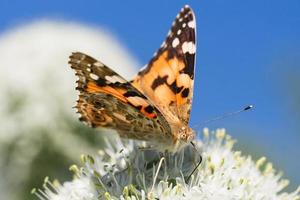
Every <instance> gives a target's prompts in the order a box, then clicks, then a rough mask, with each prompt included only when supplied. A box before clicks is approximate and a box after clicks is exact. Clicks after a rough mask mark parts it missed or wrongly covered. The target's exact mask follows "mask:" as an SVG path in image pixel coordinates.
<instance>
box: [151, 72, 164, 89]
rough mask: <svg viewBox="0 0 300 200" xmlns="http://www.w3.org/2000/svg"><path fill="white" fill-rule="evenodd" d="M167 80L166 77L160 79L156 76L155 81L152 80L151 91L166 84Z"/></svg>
mask: <svg viewBox="0 0 300 200" xmlns="http://www.w3.org/2000/svg"><path fill="white" fill-rule="evenodd" d="M167 78H168V75H166V76H164V77H160V76H158V77H157V78H156V79H154V81H153V83H152V85H151V88H152V89H153V90H155V89H156V88H157V87H158V86H160V85H162V84H164V83H166V82H167Z"/></svg>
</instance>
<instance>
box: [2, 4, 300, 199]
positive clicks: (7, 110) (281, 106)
mask: <svg viewBox="0 0 300 200" xmlns="http://www.w3.org/2000/svg"><path fill="white" fill-rule="evenodd" d="M184 4H190V6H191V7H192V8H193V10H194V11H195V14H196V18H197V34H198V44H199V45H198V50H197V66H196V79H195V98H194V103H193V109H192V117H191V125H192V126H194V125H197V124H199V122H201V121H205V120H206V119H209V118H211V117H214V116H216V115H219V114H222V113H224V112H228V111H232V110H236V109H239V108H240V107H241V106H244V105H246V104H249V103H251V104H254V105H255V106H256V109H255V110H253V111H252V112H249V113H245V114H242V115H240V116H239V117H235V118H234V119H232V118H231V119H225V120H222V121H219V122H217V123H212V124H207V125H206V126H208V127H209V128H211V129H215V128H218V127H225V128H226V129H227V130H228V131H229V132H230V133H231V134H232V136H233V137H234V138H237V139H238V141H239V143H238V144H237V149H241V150H243V152H244V153H246V154H250V155H253V157H254V158H256V159H258V158H259V157H261V156H266V157H268V159H269V160H270V161H271V162H272V163H274V166H275V167H276V168H277V169H280V170H283V171H284V174H283V177H284V178H288V179H289V180H291V184H290V186H289V188H288V190H290V191H293V190H295V188H296V187H297V186H298V185H299V183H300V173H299V168H300V162H299V161H298V159H297V158H298V157H300V136H299V132H300V127H299V124H300V123H299V122H300V121H299V120H300V117H299V113H300V111H299V109H300V107H299V96H300V94H299V91H300V90H299V84H300V83H299V76H300V72H299V63H300V60H299V58H300V38H299V35H300V26H299V19H300V12H299V9H300V2H299V1H298V0H290V1H285V2H283V1H279V0H267V1H263V2H262V1H259V0H253V1H248V2H245V1H229V2H228V1H190V0H186V1H176V2H174V1H149V2H140V1H130V2H126V3H124V2H123V1H118V0H113V1H96V0H91V1H89V2H88V3H87V2H84V1H80V2H79V1H68V0H67V1H64V2H61V1H58V0H52V1H47V2H45V1H43V2H42V1H36V0H28V1H19V2H14V3H12V2H11V1H7V0H3V1H1V2H0V8H1V12H0V91H1V93H0V103H1V106H0V120H1V122H0V123H1V126H0V176H1V179H0V199H12V200H14V199H32V198H34V197H33V196H31V195H30V194H29V193H30V190H31V188H33V187H37V186H40V185H41V182H42V180H43V178H44V176H45V175H48V176H49V177H51V178H54V177H57V178H59V180H60V181H62V182H63V181H65V180H70V178H71V177H70V176H71V175H70V173H69V172H68V170H67V169H68V166H69V165H71V164H73V163H78V155H80V154H81V153H90V152H95V151H97V150H98V149H99V148H101V147H102V146H103V139H102V135H101V134H99V133H97V134H94V133H96V132H99V131H95V130H92V129H89V128H87V127H85V126H84V125H82V124H81V123H79V122H78V120H77V116H76V115H75V111H74V109H72V108H71V107H72V106H73V105H74V104H75V100H76V98H77V97H76V91H75V88H74V87H75V83H74V82H75V76H74V73H73V71H72V70H70V69H69V67H68V65H67V61H68V56H69V55H70V53H71V52H73V51H82V52H85V53H88V54H90V55H92V56H94V57H96V58H98V59H100V60H101V61H103V62H104V63H106V64H108V65H109V66H111V67H112V68H114V69H115V70H116V71H118V72H119V73H120V74H122V75H123V76H125V77H131V76H132V75H133V74H134V73H135V72H136V70H137V68H138V67H139V66H141V65H142V64H145V63H146V62H148V60H149V58H150V57H151V55H152V54H153V52H154V51H155V50H156V49H157V48H158V46H159V45H160V44H161V42H162V40H163V39H164V37H165V35H166V33H167V31H168V29H169V27H170V25H171V22H172V20H173V19H174V17H175V16H176V14H177V12H178V11H179V10H180V8H181V7H182V6H183V5H184ZM116 38H117V39H116ZM120 41H122V45H121V44H120ZM124 46H126V48H125V47H124ZM131 53H132V54H134V55H135V57H136V59H137V60H135V59H133V58H132V56H131ZM139 63H141V65H140V64H139Z"/></svg>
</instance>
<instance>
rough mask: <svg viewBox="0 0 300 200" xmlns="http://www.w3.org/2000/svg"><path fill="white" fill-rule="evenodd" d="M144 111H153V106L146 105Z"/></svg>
mask: <svg viewBox="0 0 300 200" xmlns="http://www.w3.org/2000/svg"><path fill="white" fill-rule="evenodd" d="M145 111H146V112H147V113H150V114H151V113H153V111H154V108H153V107H152V106H150V105H149V106H147V107H146V108H145Z"/></svg>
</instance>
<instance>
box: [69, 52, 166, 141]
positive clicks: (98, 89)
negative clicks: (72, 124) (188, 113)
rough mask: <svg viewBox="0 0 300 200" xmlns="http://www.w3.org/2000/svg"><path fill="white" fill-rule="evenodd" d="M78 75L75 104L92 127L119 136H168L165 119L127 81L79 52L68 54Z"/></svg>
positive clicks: (164, 138) (151, 138) (138, 137)
mask: <svg viewBox="0 0 300 200" xmlns="http://www.w3.org/2000/svg"><path fill="white" fill-rule="evenodd" d="M69 63H70V64H71V68H73V69H74V70H75V71H76V75H77V76H78V77H79V80H78V81H77V88H76V89H77V90H79V92H80V95H79V99H78V101H77V105H76V108H77V110H78V112H79V113H80V115H81V118H80V119H81V120H82V121H85V122H87V123H88V124H89V125H91V126H92V127H107V128H113V129H115V130H117V131H118V132H119V133H120V135H121V136H123V137H126V138H132V139H140V140H147V141H157V140H161V141H162V142H163V141H165V140H167V139H168V140H169V139H170V137H171V135H170V134H171V131H170V127H169V126H168V123H167V122H166V120H165V119H164V117H163V116H162V115H161V113H160V112H159V111H158V110H157V108H156V107H155V106H154V105H153V104H152V103H151V102H150V101H148V100H147V98H146V97H145V96H144V95H143V94H142V93H141V92H139V91H138V90H137V89H136V88H135V87H133V86H132V85H131V83H129V82H127V81H126V80H125V79H124V78H122V77H121V76H120V75H118V74H117V73H115V72H114V71H113V70H111V69H110V68H108V67H107V66H106V65H104V64H103V63H101V62H99V61H97V60H96V59H94V58H92V57H90V56H88V55H85V54H83V53H80V52H76V53H73V54H72V55H71V56H70V60H69Z"/></svg>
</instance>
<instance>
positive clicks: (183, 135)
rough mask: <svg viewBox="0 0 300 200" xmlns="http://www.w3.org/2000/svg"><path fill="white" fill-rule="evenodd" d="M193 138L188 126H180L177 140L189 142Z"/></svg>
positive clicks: (192, 131) (191, 130)
mask: <svg viewBox="0 0 300 200" xmlns="http://www.w3.org/2000/svg"><path fill="white" fill-rule="evenodd" d="M194 137H195V131H194V130H193V129H191V128H190V127H188V126H182V127H181V128H180V129H179V139H180V140H181V141H183V142H186V143H188V142H190V141H192V140H193V139H194Z"/></svg>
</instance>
